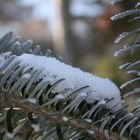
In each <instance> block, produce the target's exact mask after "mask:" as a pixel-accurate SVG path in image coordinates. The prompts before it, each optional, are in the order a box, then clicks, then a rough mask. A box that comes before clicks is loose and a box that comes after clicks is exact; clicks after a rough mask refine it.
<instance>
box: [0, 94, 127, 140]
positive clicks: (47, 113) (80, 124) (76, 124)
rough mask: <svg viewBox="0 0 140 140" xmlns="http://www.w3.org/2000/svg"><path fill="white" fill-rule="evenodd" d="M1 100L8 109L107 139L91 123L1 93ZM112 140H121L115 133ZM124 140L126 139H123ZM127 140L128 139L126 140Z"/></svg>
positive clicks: (111, 135)
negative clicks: (18, 110) (30, 113)
mask: <svg viewBox="0 0 140 140" xmlns="http://www.w3.org/2000/svg"><path fill="white" fill-rule="evenodd" d="M0 97H1V99H2V98H3V99H4V102H5V103H6V104H7V105H8V107H16V108H17V107H18V108H20V109H22V110H23V111H25V112H32V113H34V114H36V115H40V116H42V117H45V118H47V119H48V120H49V121H50V122H51V123H55V124H61V125H65V126H68V127H71V128H77V129H78V130H79V131H80V132H86V133H88V134H89V135H90V136H92V137H93V138H97V139H99V140H105V139H106V137H105V135H104V133H103V132H101V131H100V130H99V128H98V127H97V126H96V125H94V126H93V125H90V124H89V123H87V122H85V121H83V120H80V119H72V118H71V119H70V118H69V119H68V118H67V117H66V116H64V115H63V114H58V113H57V115H56V112H54V111H52V110H50V109H42V108H40V107H39V106H31V105H27V104H25V103H20V101H17V100H15V99H14V98H13V97H11V96H9V95H8V94H7V93H3V92H1V93H0ZM110 139H111V140H119V139H120V138H119V136H117V135H116V134H115V133H113V132H110ZM123 140H124V139H123ZM125 140H126V139H125Z"/></svg>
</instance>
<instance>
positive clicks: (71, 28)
mask: <svg viewBox="0 0 140 140" xmlns="http://www.w3.org/2000/svg"><path fill="white" fill-rule="evenodd" d="M110 1H111V0H0V36H2V35H3V34H5V33H6V32H8V31H13V32H14V33H15V34H18V35H20V36H22V38H23V41H25V40H26V39H29V38H31V39H32V40H33V41H34V43H35V44H39V45H40V46H41V49H42V50H43V51H45V50H46V49H51V50H52V53H53V54H54V55H56V56H57V55H58V56H61V57H62V58H63V59H64V61H65V62H66V63H69V64H71V65H73V66H76V67H79V68H81V69H82V70H85V71H88V72H91V73H93V74H96V75H98V76H101V77H105V78H106V77H108V78H110V79H111V80H113V81H114V82H115V83H116V84H117V85H118V86H120V84H121V83H123V82H124V81H127V79H129V78H130V77H129V76H128V75H127V74H125V72H123V71H122V70H119V69H118V66H119V65H120V64H122V63H123V62H124V61H123V60H124V59H125V58H115V57H114V56H113V54H114V52H115V50H117V49H118V48H119V44H117V45H115V44H114V40H115V38H116V37H117V36H118V35H119V34H120V33H121V32H123V31H129V30H130V29H131V28H132V27H133V26H134V25H133V23H130V24H126V22H127V21H126V20H121V21H115V22H112V21H111V20H110V17H111V16H113V15H114V14H116V13H118V12H121V11H124V10H126V9H130V8H131V7H134V5H135V2H136V1H135V2H131V3H128V2H127V1H124V2H121V3H118V4H116V5H111V2H110Z"/></svg>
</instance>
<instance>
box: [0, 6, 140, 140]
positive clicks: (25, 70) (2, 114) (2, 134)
mask: <svg viewBox="0 0 140 140" xmlns="http://www.w3.org/2000/svg"><path fill="white" fill-rule="evenodd" d="M139 5H140V4H139V3H138V4H137V5H136V7H135V8H134V9H133V10H129V11H126V12H122V13H119V14H118V15H115V16H114V17H112V19H113V20H117V19H122V18H125V17H127V16H130V17H131V21H133V22H135V20H138V19H139V16H140V15H139V14H140V12H139ZM139 32H140V29H139V28H137V29H134V30H133V31H130V32H125V33H122V34H121V35H120V36H119V37H118V38H117V39H116V41H115V42H116V43H119V42H120V41H122V40H123V39H125V38H127V37H129V36H132V37H133V36H134V39H133V40H132V41H131V42H129V41H127V44H125V45H124V46H123V48H121V49H120V50H118V51H117V52H116V53H115V56H124V55H126V54H127V53H130V54H132V55H135V53H136V51H135V50H138V49H139V48H140V43H139V37H140V34H139ZM24 53H28V54H31V55H32V56H34V57H36V58H38V56H40V57H44V56H48V55H49V56H50V54H49V53H48V52H46V53H43V52H41V50H40V47H39V46H38V45H37V46H35V47H34V45H33V42H32V41H31V40H28V41H26V42H25V43H21V41H20V39H19V37H18V36H16V37H14V36H13V33H12V32H10V33H7V34H6V35H5V36H3V37H2V38H1V39H0V90H1V92H0V103H1V105H0V139H2V140H7V139H22V140H50V139H59V140H63V139H64V140H65V139H71V140H84V139H85V140H92V139H93V140H104V139H112V140H117V139H131V138H132V139H135V140H139V139H140V133H139V132H140V100H139V99H138V100H137V101H136V102H134V104H131V105H123V106H121V107H120V104H123V102H125V101H124V100H122V101H119V102H117V103H115V104H114V105H113V106H111V107H109V108H108V107H107V106H108V104H110V103H111V102H112V101H114V98H108V97H107V98H103V99H99V100H94V101H93V102H89V100H90V99H88V96H87V92H86V91H87V88H88V86H89V85H85V86H83V87H81V88H78V89H73V88H70V89H66V88H65V86H64V87H63V90H61V91H58V90H56V89H57V88H56V87H57V86H59V84H61V85H62V86H63V80H64V79H57V80H56V79H55V75H53V76H52V75H51V77H50V76H49V74H48V73H46V75H45V77H46V78H44V79H43V78H42V77H41V78H40V75H41V74H42V70H39V69H36V68H34V67H32V66H30V65H29V64H28V62H27V63H24V65H23V62H22V61H21V60H20V59H18V58H19V57H20V56H23V54H24ZM15 60H18V61H15ZM29 61H30V60H29ZM34 61H36V60H34ZM135 66H137V67H136V68H137V69H131V68H134V67H135ZM138 66H140V59H137V60H132V61H131V62H127V63H125V64H123V65H121V66H120V68H121V69H125V70H127V72H128V73H130V74H134V75H136V77H135V78H134V79H132V80H130V81H128V82H126V83H125V84H123V85H122V86H121V88H124V87H126V86H127V85H130V84H133V82H136V81H139V80H140V77H139V75H140V71H139V67H138ZM36 67H37V66H36ZM50 79H51V80H50ZM52 79H53V82H52ZM54 79H55V80H54ZM95 92H96V91H95ZM139 92H140V87H136V88H135V89H134V90H133V91H130V92H128V93H126V94H125V95H124V97H123V98H124V99H125V97H127V96H130V95H132V94H136V93H137V94H138V93H139ZM105 94H106V93H105ZM114 94H115V93H114ZM95 98H96V97H95ZM117 106H119V108H117V109H116V107H117ZM130 110H131V112H130Z"/></svg>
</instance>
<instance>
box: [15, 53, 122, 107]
mask: <svg viewBox="0 0 140 140" xmlns="http://www.w3.org/2000/svg"><path fill="white" fill-rule="evenodd" d="M16 61H20V62H21V65H27V64H28V66H31V67H33V68H34V69H38V70H40V69H43V76H44V78H45V75H47V74H48V73H49V76H50V77H51V76H57V79H58V80H59V79H63V78H64V79H65V80H64V81H62V83H61V84H59V85H58V86H57V87H56V89H57V91H62V90H63V89H64V88H72V87H75V88H76V89H78V88H81V87H84V86H89V88H86V89H85V91H86V93H87V94H88V95H89V96H88V97H89V98H88V97H87V98H86V99H85V100H87V101H88V102H94V101H95V100H102V99H106V98H114V100H112V101H111V102H110V103H108V104H107V107H108V108H112V107H113V106H115V105H116V104H117V103H120V101H121V97H120V91H119V89H118V88H117V86H116V85H115V84H114V83H113V82H112V81H110V80H108V79H104V78H101V77H98V76H95V75H93V74H90V73H87V72H83V71H82V70H80V69H79V68H74V67H72V66H70V65H67V64H65V63H62V62H60V61H59V60H57V59H55V58H52V57H46V56H35V55H32V54H23V55H21V56H17V57H16ZM47 77H48V76H46V78H47ZM85 91H84V92H85ZM79 94H80V93H79ZM120 107H121V104H119V105H118V106H117V107H116V108H120Z"/></svg>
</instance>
